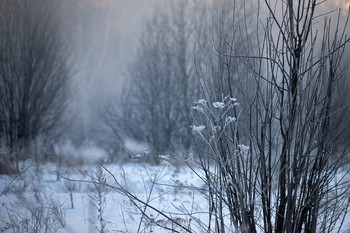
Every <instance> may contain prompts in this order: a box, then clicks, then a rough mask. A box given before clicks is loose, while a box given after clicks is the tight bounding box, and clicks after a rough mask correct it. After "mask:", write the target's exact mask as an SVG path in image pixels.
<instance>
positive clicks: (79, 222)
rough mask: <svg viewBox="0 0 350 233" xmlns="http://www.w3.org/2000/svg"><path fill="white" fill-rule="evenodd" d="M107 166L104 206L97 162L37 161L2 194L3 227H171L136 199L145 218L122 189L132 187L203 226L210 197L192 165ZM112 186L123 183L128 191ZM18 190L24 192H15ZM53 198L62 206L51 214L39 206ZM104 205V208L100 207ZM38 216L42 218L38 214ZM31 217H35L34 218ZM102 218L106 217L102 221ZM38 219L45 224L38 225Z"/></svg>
mask: <svg viewBox="0 0 350 233" xmlns="http://www.w3.org/2000/svg"><path fill="white" fill-rule="evenodd" d="M26 166H28V165H26ZM105 168H106V169H108V171H107V170H104V169H103V171H104V177H105V178H106V181H107V183H108V184H110V185H111V187H109V188H108V189H105V190H103V191H102V192H101V193H102V198H103V195H104V194H105V199H103V200H104V201H103V202H102V204H101V205H99V203H98V200H97V199H98V198H97V199H96V194H98V192H97V191H96V187H94V184H93V183H91V182H90V181H91V180H95V181H96V171H97V170H98V169H97V167H96V166H92V165H90V166H88V165H85V166H79V167H62V166H60V167H58V166H56V165H54V164H46V165H41V166H39V167H38V166H36V165H32V166H31V167H30V168H29V169H28V170H27V171H26V172H25V173H24V174H23V175H21V176H20V177H17V178H16V180H15V181H14V182H13V183H12V184H11V186H10V187H9V189H8V191H7V192H6V193H5V194H4V195H2V196H1V197H0V205H1V208H0V219H2V220H0V232H4V233H7V232H13V229H12V227H11V225H14V224H13V223H18V224H19V225H21V226H18V229H17V230H18V231H20V230H21V229H22V228H27V229H32V230H29V232H35V231H36V230H33V229H39V228H40V227H41V228H40V229H45V227H43V226H42V225H45V223H49V227H48V228H52V229H49V230H52V231H49V230H48V231H45V230H41V231H40V232H59V233H65V232H100V230H101V229H102V228H103V229H105V232H165V230H162V229H161V228H159V227H157V226H156V224H155V223H154V222H157V223H159V224H161V225H163V226H168V227H172V225H171V224H173V223H171V222H170V221H169V220H167V219H166V218H165V217H164V216H162V215H161V214H160V213H157V212H155V211H152V210H151V209H150V208H149V207H146V208H145V206H144V205H142V204H140V203H136V204H139V205H138V206H139V207H140V208H141V210H142V211H144V212H145V213H147V214H148V215H149V216H151V217H152V218H153V219H152V221H150V220H149V219H147V218H145V217H142V216H143V215H142V214H141V211H140V209H138V208H137V206H135V203H132V201H131V200H130V199H129V198H128V197H126V196H125V195H124V194H121V193H120V192H121V191H122V192H123V191H128V192H129V193H130V194H132V195H135V196H136V197H137V198H140V200H142V201H145V202H147V203H149V204H150V205H151V206H153V207H155V208H157V209H158V210H161V211H162V213H165V214H168V215H171V216H172V217H173V218H176V219H177V221H178V222H179V223H181V224H185V225H186V226H189V225H191V227H192V228H196V229H197V230H196V232H199V231H200V228H201V226H199V224H198V223H197V222H196V219H203V218H205V217H206V215H205V212H207V209H208V205H207V202H206V200H205V198H204V197H205V196H204V195H203V193H202V192H201V190H200V189H198V188H200V187H203V184H202V181H201V180H200V179H199V178H198V177H196V175H195V174H194V173H193V172H192V171H191V170H190V169H189V168H180V169H176V168H174V167H171V166H168V165H161V166H150V165H142V164H140V163H130V164H126V165H123V166H119V165H107V166H106V167H105ZM109 172H110V173H109ZM112 175H113V176H114V177H113V176H112ZM13 178H14V176H5V175H2V176H0V187H1V190H0V191H2V190H3V189H4V188H5V187H6V186H7V185H8V184H9V183H10V182H11V180H12V179H13ZM114 179H116V180H114ZM73 180H74V181H73ZM85 181H88V182H85ZM116 181H117V182H116ZM113 187H115V188H117V187H119V188H121V187H122V188H125V190H120V189H114V188H113ZM195 187H196V188H195ZM16 193H20V194H22V195H16ZM38 196H40V197H38ZM97 196H98V195H97ZM71 198H72V199H71ZM29 202H30V203H29ZM41 202H42V203H41ZM52 203H55V204H54V206H55V205H56V206H58V208H57V209H56V210H55V209H52V210H51V209H50V211H49V212H48V213H44V214H43V211H42V209H40V208H42V207H43V206H46V207H48V206H49V205H52ZM27 204H28V205H27ZM72 205H74V208H72ZM33 206H36V208H37V212H41V214H42V216H41V218H42V219H43V220H42V222H40V221H38V220H37V221H36V223H35V222H34V220H33V215H35V216H36V215H38V213H37V212H36V211H35V210H34V207H33ZM100 206H101V207H102V211H100V212H99V211H98V209H99V207H100ZM59 211H61V212H59ZM170 213H171V214H170ZM189 216H191V220H189V218H190V217H189ZM37 218H40V217H38V216H37ZM29 219H31V220H33V221H32V222H30V220H29ZM34 219H36V218H35V217H34ZM101 219H103V220H102V221H100V220H101ZM191 221H192V222H191ZM37 222H40V223H37ZM101 223H102V224H103V225H101ZM35 224H37V225H41V226H35ZM62 225H64V226H63V227H62ZM36 227H39V228H36Z"/></svg>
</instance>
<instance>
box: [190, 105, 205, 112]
mask: <svg viewBox="0 0 350 233" xmlns="http://www.w3.org/2000/svg"><path fill="white" fill-rule="evenodd" d="M192 109H193V110H197V111H199V112H203V111H204V110H203V108H202V107H199V106H193V107H192Z"/></svg>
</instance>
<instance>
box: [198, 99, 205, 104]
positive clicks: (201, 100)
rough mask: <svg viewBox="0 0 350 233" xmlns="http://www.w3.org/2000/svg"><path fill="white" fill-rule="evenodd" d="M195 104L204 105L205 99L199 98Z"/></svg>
mask: <svg viewBox="0 0 350 233" xmlns="http://www.w3.org/2000/svg"><path fill="white" fill-rule="evenodd" d="M196 104H201V105H206V104H207V101H206V100H204V99H200V100H198V101H197V102H196Z"/></svg>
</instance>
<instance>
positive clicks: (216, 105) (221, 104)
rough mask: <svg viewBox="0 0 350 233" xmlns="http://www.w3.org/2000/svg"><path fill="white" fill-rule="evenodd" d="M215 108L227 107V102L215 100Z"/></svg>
mask: <svg viewBox="0 0 350 233" xmlns="http://www.w3.org/2000/svg"><path fill="white" fill-rule="evenodd" d="M213 107H214V108H225V103H223V102H214V103H213Z"/></svg>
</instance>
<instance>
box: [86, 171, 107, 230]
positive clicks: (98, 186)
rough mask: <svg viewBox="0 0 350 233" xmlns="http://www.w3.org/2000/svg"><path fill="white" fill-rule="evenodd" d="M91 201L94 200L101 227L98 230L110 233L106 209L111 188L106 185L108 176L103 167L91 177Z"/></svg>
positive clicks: (97, 227)
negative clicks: (107, 227)
mask: <svg viewBox="0 0 350 233" xmlns="http://www.w3.org/2000/svg"><path fill="white" fill-rule="evenodd" d="M90 191H91V193H92V194H90V197H91V199H92V200H93V203H94V206H95V208H96V210H97V220H98V222H99V226H96V230H97V231H98V232H99V233H106V232H108V231H107V229H106V220H105V216H104V211H105V207H106V197H107V195H108V193H109V188H108V186H107V183H106V176H105V173H104V171H103V169H102V167H101V166H97V167H96V169H95V172H94V176H92V177H91V185H90Z"/></svg>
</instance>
